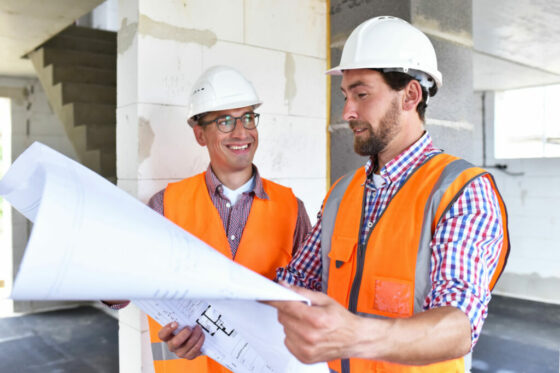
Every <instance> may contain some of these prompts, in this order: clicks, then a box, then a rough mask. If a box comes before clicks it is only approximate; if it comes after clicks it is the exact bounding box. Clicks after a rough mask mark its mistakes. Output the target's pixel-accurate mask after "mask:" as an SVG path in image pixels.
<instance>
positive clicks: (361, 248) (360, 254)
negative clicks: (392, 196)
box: [340, 184, 371, 373]
mask: <svg viewBox="0 0 560 373" xmlns="http://www.w3.org/2000/svg"><path fill="white" fill-rule="evenodd" d="M365 202H366V187H365V184H364V196H363V198H362V207H361V209H362V216H361V217H360V229H358V250H357V253H356V274H355V276H354V281H352V287H351V289H350V299H349V300H348V310H349V311H350V312H352V313H354V314H356V313H357V312H358V297H359V296H360V286H361V284H362V274H363V272H364V254H365V248H366V245H367V241H368V240H369V236H370V235H371V231H370V232H369V234H368V237H367V240H366V245H362V244H361V243H360V241H361V240H360V237H361V236H362V226H363V223H364V206H365ZM340 364H341V371H342V373H350V359H342V360H341V361H340Z"/></svg>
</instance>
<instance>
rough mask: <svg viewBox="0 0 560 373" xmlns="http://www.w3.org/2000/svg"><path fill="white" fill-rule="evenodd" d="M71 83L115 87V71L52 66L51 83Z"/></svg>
mask: <svg viewBox="0 0 560 373" xmlns="http://www.w3.org/2000/svg"><path fill="white" fill-rule="evenodd" d="M60 82H73V83H92V84H100V85H109V86H115V85H116V84H117V71H116V70H105V69H97V68H94V67H80V66H58V65H56V66H55V65H53V83H54V84H56V83H60Z"/></svg>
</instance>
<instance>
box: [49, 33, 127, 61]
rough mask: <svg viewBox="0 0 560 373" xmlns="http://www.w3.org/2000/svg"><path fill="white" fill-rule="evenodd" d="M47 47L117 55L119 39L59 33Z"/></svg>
mask: <svg viewBox="0 0 560 373" xmlns="http://www.w3.org/2000/svg"><path fill="white" fill-rule="evenodd" d="M45 46H46V47H52V48H56V49H67V50H75V51H85V52H92V53H101V54H108V55H113V56H116V55H117V40H116V38H115V39H114V40H104V39H91V38H85V37H81V36H69V35H57V36H55V37H54V38H52V39H50V40H49V41H47V42H46V43H45Z"/></svg>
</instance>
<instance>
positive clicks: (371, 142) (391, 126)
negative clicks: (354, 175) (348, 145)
mask: <svg viewBox="0 0 560 373" xmlns="http://www.w3.org/2000/svg"><path fill="white" fill-rule="evenodd" d="M398 120H399V105H398V100H397V98H395V99H394V100H393V101H392V102H391V106H390V107H389V110H387V112H386V113H385V115H384V116H383V117H382V118H381V119H380V120H379V126H378V128H377V129H374V128H373V126H372V125H371V124H370V123H369V122H366V121H360V120H351V121H350V122H349V125H350V128H351V129H354V128H355V127H358V128H363V129H364V130H365V131H366V132H367V134H368V136H364V135H362V136H359V137H358V136H354V151H355V152H356V153H357V154H359V155H364V156H372V157H374V158H377V155H378V154H379V153H380V152H382V151H383V150H384V149H385V148H386V147H387V145H388V144H389V142H391V140H393V139H394V138H395V136H396V134H397V133H398V129H399V127H400V126H399V121H398Z"/></svg>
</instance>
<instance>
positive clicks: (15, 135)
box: [0, 77, 77, 313]
mask: <svg viewBox="0 0 560 373" xmlns="http://www.w3.org/2000/svg"><path fill="white" fill-rule="evenodd" d="M0 95H2V96H7V97H10V98H11V117H12V118H11V119H12V128H11V160H12V161H14V160H15V159H16V158H17V157H18V156H19V155H20V154H21V153H22V152H23V151H24V150H25V149H27V147H28V146H29V145H31V144H32V143H33V142H34V141H40V142H42V143H43V144H45V145H47V146H50V147H51V148H53V149H55V150H57V151H59V152H61V153H63V154H65V155H67V156H68V157H70V158H72V159H76V158H77V156H76V152H75V151H74V148H73V147H72V144H71V143H70V140H69V139H68V137H67V136H66V133H65V132H64V128H63V127H62V124H61V123H60V121H59V120H58V118H57V117H56V116H55V114H54V113H53V111H52V109H51V108H50V106H49V103H48V100H47V96H46V95H45V93H44V92H43V89H42V88H41V84H40V83H39V81H38V80H37V79H31V78H29V79H28V78H8V77H0ZM11 220H12V221H11V234H12V247H13V251H12V255H11V256H12V262H11V265H10V266H9V268H5V271H6V273H5V274H2V276H1V277H4V276H6V277H7V278H8V279H9V281H8V284H6V285H7V286H6V292H7V293H8V292H9V291H10V289H11V285H12V279H13V277H14V276H15V275H16V274H17V269H18V268H19V264H20V262H21V258H22V256H23V253H24V250H25V247H26V245H27V240H28V238H29V234H30V233H31V228H32V225H31V222H29V221H28V220H27V219H26V218H25V217H24V216H23V215H21V214H19V213H18V212H17V211H15V210H13V209H12V211H11ZM9 302H11V301H9ZM69 304H72V303H61V302H13V308H12V311H13V312H24V313H27V312H35V311H38V310H44V309H49V308H55V307H60V306H67V305H69Z"/></svg>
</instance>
